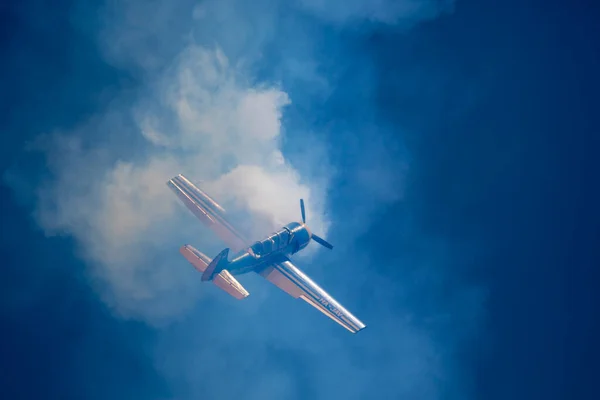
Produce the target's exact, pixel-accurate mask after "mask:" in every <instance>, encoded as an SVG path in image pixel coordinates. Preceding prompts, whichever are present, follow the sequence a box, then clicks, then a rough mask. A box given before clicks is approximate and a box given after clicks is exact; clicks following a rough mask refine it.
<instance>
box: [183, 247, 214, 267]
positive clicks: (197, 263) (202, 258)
mask: <svg viewBox="0 0 600 400" xmlns="http://www.w3.org/2000/svg"><path fill="white" fill-rule="evenodd" d="M179 252H180V253H181V255H182V256H184V257H185V259H186V260H188V261H189V263H190V264H192V265H193V266H194V268H196V271H198V272H200V273H202V272H204V271H206V268H208V264H210V258H209V257H208V256H206V255H205V254H204V253H201V252H200V251H198V250H197V249H196V248H195V247H193V246H190V245H189V244H186V245H183V246H181V247H180V248H179Z"/></svg>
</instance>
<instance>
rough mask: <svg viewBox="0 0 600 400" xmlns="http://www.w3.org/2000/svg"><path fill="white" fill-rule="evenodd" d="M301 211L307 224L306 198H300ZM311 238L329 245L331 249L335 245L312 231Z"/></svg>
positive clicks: (321, 243)
mask: <svg viewBox="0 0 600 400" xmlns="http://www.w3.org/2000/svg"><path fill="white" fill-rule="evenodd" d="M300 212H301V213H302V223H303V224H306V210H305V209H304V200H303V199H300ZM310 238H311V239H312V240H314V241H315V242H317V243H319V244H320V245H321V246H323V247H327V248H328V249H329V250H332V249H333V245H332V244H330V243H329V242H328V241H327V240H325V239H323V238H322V237H320V236H317V235H315V234H314V233H311V235H310Z"/></svg>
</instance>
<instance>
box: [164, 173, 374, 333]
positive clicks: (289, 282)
mask: <svg viewBox="0 0 600 400" xmlns="http://www.w3.org/2000/svg"><path fill="white" fill-rule="evenodd" d="M167 186H169V187H170V188H171V189H172V190H173V191H174V192H175V194H176V195H177V197H179V199H180V200H181V201H182V202H183V203H184V204H185V206H186V207H187V208H188V209H189V210H190V211H191V212H192V213H193V214H194V215H195V216H196V217H197V218H198V219H199V220H200V221H201V222H202V223H203V224H205V225H206V226H208V227H209V228H210V229H211V230H212V231H213V232H214V233H216V235H217V236H218V237H219V238H220V239H221V240H223V241H224V242H225V243H227V245H228V246H229V247H227V248H225V249H224V250H222V251H221V252H220V253H219V254H218V255H217V256H216V257H215V258H213V259H210V258H209V257H208V256H206V255H205V254H203V253H201V252H200V251H198V250H197V249H196V248H194V247H193V246H191V245H189V244H185V245H183V246H181V247H180V249H179V252H180V253H181V254H182V255H183V256H184V257H185V258H186V259H187V260H188V261H189V262H190V264H192V266H193V267H194V268H195V269H196V270H197V271H198V272H200V273H201V274H202V276H201V280H202V281H205V282H206V281H212V282H213V283H214V284H215V285H216V286H217V287H219V288H220V289H223V290H224V291H225V292H227V293H228V294H230V295H231V296H233V297H234V298H236V299H238V300H241V299H244V298H246V297H248V295H249V293H248V291H247V290H246V289H245V288H244V287H243V286H242V285H241V284H240V283H239V282H238V281H237V279H235V278H234V275H241V274H245V273H249V272H256V273H258V274H259V275H261V276H262V277H263V278H265V279H266V280H268V281H269V282H271V283H273V284H274V285H275V286H277V287H279V288H280V289H282V290H283V291H284V292H286V293H288V294H289V295H290V296H292V297H294V298H300V299H302V300H304V301H306V302H307V303H308V304H310V305H311V306H313V307H315V308H316V309H318V310H319V311H321V312H322V313H323V314H325V315H327V316H328V317H329V318H331V319H332V320H334V321H335V322H337V323H338V324H340V325H341V326H343V327H344V328H346V329H347V330H349V331H350V332H352V333H357V332H359V331H361V330H362V329H364V328H365V327H366V325H365V324H364V323H363V322H362V321H360V320H359V319H358V318H356V317H355V316H354V315H352V314H351V313H350V312H349V311H348V310H346V309H345V308H344V307H343V306H342V305H341V304H340V303H338V302H337V301H336V300H335V299H334V298H333V297H331V296H330V295H329V294H327V292H325V291H324V290H323V289H322V288H321V287H320V286H319V285H317V284H316V283H315V282H314V281H313V280H312V279H310V278H309V277H308V276H307V275H306V274H305V273H304V272H302V271H301V270H300V269H299V268H298V267H296V266H295V265H294V264H293V263H292V261H291V260H290V258H289V256H290V255H292V254H295V253H297V252H299V251H300V250H302V249H304V248H305V247H306V246H308V244H309V242H310V241H311V240H312V241H314V242H316V243H318V244H320V245H322V246H324V247H326V248H328V249H333V246H332V245H331V244H330V243H328V242H327V241H326V240H325V239H323V238H321V237H319V236H317V235H315V234H314V233H312V232H311V231H310V230H309V229H308V226H307V225H306V211H305V208H304V200H300V212H301V216H302V221H301V222H291V223H289V224H287V225H286V226H284V227H282V228H281V229H279V230H278V231H277V232H274V233H272V234H271V235H269V236H268V237H266V238H264V239H263V240H259V241H257V242H254V244H252V245H250V246H247V243H248V241H247V240H246V238H245V237H244V236H243V235H242V234H241V233H240V232H239V231H238V230H237V229H236V228H235V227H234V226H233V225H232V224H231V223H230V222H229V221H228V220H227V219H226V212H225V209H223V207H221V206H220V205H219V204H218V203H217V202H216V201H214V200H213V199H212V198H211V197H210V196H208V194H206V193H205V192H203V191H202V190H200V189H199V188H198V187H197V186H196V185H194V184H193V183H192V182H191V181H190V180H189V179H187V178H186V177H185V176H183V175H181V174H179V175H177V176H176V177H174V178H172V179H170V180H169V181H168V182H167ZM230 250H232V251H233V252H234V253H235V254H234V256H233V257H232V259H231V260H229V252H230Z"/></svg>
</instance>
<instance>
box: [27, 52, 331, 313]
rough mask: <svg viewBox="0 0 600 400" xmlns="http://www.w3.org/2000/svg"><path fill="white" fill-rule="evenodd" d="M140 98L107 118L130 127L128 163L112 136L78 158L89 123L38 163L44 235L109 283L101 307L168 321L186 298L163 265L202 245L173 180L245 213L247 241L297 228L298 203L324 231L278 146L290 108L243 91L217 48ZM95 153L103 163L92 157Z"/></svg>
mask: <svg viewBox="0 0 600 400" xmlns="http://www.w3.org/2000/svg"><path fill="white" fill-rule="evenodd" d="M140 98H141V99H142V100H139V101H136V102H135V104H134V105H132V106H130V107H125V108H123V109H120V110H118V112H122V113H124V114H129V115H132V116H134V117H135V121H136V125H135V126H133V127H131V131H132V132H137V134H138V135H141V136H142V137H143V138H145V141H142V142H141V143H140V141H139V139H137V140H136V139H135V138H134V140H133V141H134V142H136V143H138V144H137V146H138V148H137V149H130V150H131V151H130V153H131V154H140V153H141V155H139V156H137V157H134V156H132V155H130V156H129V157H125V158H120V157H116V158H115V157H113V155H114V154H117V153H122V149H123V148H127V147H128V146H131V145H130V144H129V142H130V140H131V138H128V135H122V136H120V135H118V134H117V132H112V134H110V135H107V136H106V137H105V139H102V138H100V139H97V141H96V143H95V144H94V146H93V147H92V148H85V146H82V145H81V139H80V138H82V137H83V138H85V137H86V135H91V134H92V132H89V131H87V129H89V124H86V125H84V126H82V127H81V128H80V129H78V130H76V131H74V132H72V133H71V134H62V135H60V136H54V137H53V138H51V139H50V142H51V147H50V148H51V150H49V153H48V157H49V160H50V165H51V166H52V167H53V170H54V173H55V174H56V178H57V180H56V181H55V182H51V183H49V185H48V186H47V187H46V188H45V189H44V190H43V191H42V193H41V197H40V207H39V220H40V223H41V224H42V226H44V228H46V229H47V230H48V231H49V232H56V231H61V232H66V233H69V234H72V235H73V236H74V237H75V238H77V239H78V241H79V243H80V245H81V250H82V253H83V255H84V257H85V258H86V259H88V260H90V261H91V262H93V263H94V264H95V265H96V266H97V268H96V273H97V274H98V276H99V277H100V278H101V279H103V280H105V281H106V282H107V283H108V287H103V288H102V290H103V292H104V294H105V298H106V299H107V300H109V301H110V302H111V304H113V305H114V306H115V307H116V309H117V310H118V311H119V312H120V313H121V314H123V315H125V316H134V317H138V318H144V319H147V320H150V321H163V320H165V319H167V320H168V319H169V318H170V316H171V315H174V316H176V315H178V314H179V312H180V311H181V310H183V309H185V308H187V307H190V306H191V305H193V299H194V298H196V296H197V295H196V294H194V293H195V290H194V288H195V285H193V284H190V283H189V279H188V274H187V273H186V272H181V271H179V270H180V269H181V268H185V266H183V265H181V264H182V263H175V265H174V263H173V257H171V255H173V254H175V253H176V251H177V248H178V246H180V245H181V244H183V243H187V242H189V241H192V242H194V239H196V242H197V241H200V243H196V244H197V245H198V246H199V247H202V246H201V245H202V241H204V240H206V241H208V242H210V241H211V239H209V238H207V237H200V238H199V239H200V240H198V238H197V237H195V235H194V234H193V232H194V230H193V229H194V228H191V227H190V225H199V222H197V221H190V220H189V219H188V220H186V221H185V222H184V221H183V220H182V218H183V216H184V215H185V217H189V216H190V215H191V214H189V215H188V213H187V211H183V214H182V212H180V211H181V208H180V207H178V206H176V202H177V201H178V200H176V197H175V196H174V195H173V194H172V193H171V192H170V191H169V189H168V187H167V186H166V184H165V183H166V181H167V180H168V179H169V178H171V177H173V176H175V175H176V174H178V173H184V174H186V175H188V176H190V177H192V178H193V179H202V180H204V181H205V182H204V184H203V186H204V187H205V188H207V190H208V191H209V192H210V193H211V194H213V195H214V197H216V198H217V199H219V200H221V201H222V202H223V203H224V204H226V205H228V206H235V208H236V209H240V210H247V211H248V212H249V213H250V214H252V215H255V217H256V220H257V221H260V223H259V224H254V225H250V228H252V231H251V232H250V234H251V237H254V238H258V237H257V236H259V235H264V234H267V233H269V232H270V230H272V229H275V228H277V227H278V226H281V225H283V224H285V223H287V222H289V221H290V220H297V219H298V217H299V206H298V199H299V198H300V197H303V198H305V200H306V201H307V203H308V205H309V211H310V212H311V222H312V224H313V225H314V226H315V227H316V228H317V229H318V230H319V232H326V228H327V225H328V223H327V222H326V221H325V220H324V218H323V216H322V212H323V209H322V205H323V202H324V196H325V194H324V191H323V190H322V189H323V186H322V185H320V186H319V188H320V189H321V190H320V191H318V192H315V191H314V190H311V187H310V186H307V184H306V183H301V178H300V176H299V174H298V173H297V172H296V171H295V170H294V168H293V166H291V165H290V164H289V163H288V162H287V161H286V160H285V158H284V157H283V155H282V153H281V151H280V148H279V142H280V138H281V134H282V127H281V117H282V113H283V111H284V108H285V106H286V105H288V104H289V103H290V100H289V98H288V96H287V94H286V93H285V92H283V91H281V90H280V89H278V88H277V87H276V86H267V85H263V86H261V87H250V86H248V85H246V84H245V83H244V80H243V79H242V75H241V72H240V71H238V70H236V69H235V68H234V67H232V66H231V65H230V64H229V62H228V60H227V58H226V56H225V55H224V54H223V53H222V52H221V51H220V50H219V49H216V50H211V49H206V48H203V47H198V46H194V45H192V46H190V47H188V48H187V49H186V50H185V51H183V52H182V54H180V55H179V56H178V57H177V58H176V60H175V62H174V65H172V66H171V67H170V68H168V69H166V70H165V72H164V74H163V75H162V77H161V78H160V80H159V81H158V82H157V84H156V85H153V86H152V87H149V88H147V89H146V90H144V91H143V92H142V96H141V97H140ZM97 118H99V119H100V120H103V118H104V117H103V116H99V117H97ZM104 125H106V126H105V127H104V128H105V129H108V130H111V131H112V130H113V129H118V127H116V126H115V127H113V126H111V124H110V123H108V122H107V121H106V120H104ZM97 152H105V153H107V154H108V157H105V158H100V159H97V158H96V157H94V154H95V153H97ZM125 153H127V152H125ZM176 211H177V212H176ZM246 226H248V225H246ZM209 248H210V247H209ZM165 254H169V257H166V256H165ZM161 259H162V260H163V261H161ZM178 260H179V259H178ZM159 303H160V306H158V304H159Z"/></svg>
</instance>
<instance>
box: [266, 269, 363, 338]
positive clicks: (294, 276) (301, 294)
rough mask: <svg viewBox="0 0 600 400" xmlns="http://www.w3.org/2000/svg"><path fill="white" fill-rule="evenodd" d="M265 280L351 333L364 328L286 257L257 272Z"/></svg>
mask: <svg viewBox="0 0 600 400" xmlns="http://www.w3.org/2000/svg"><path fill="white" fill-rule="evenodd" d="M259 274H260V275H262V276H263V277H264V278H265V279H267V280H268V281H269V282H271V283H273V284H274V285H275V286H277V287H279V288H280V289H282V290H283V291H285V292H286V293H288V294H289V295H290V296H292V297H294V298H296V299H297V298H301V299H302V300H304V301H306V302H307V303H308V304H310V305H311V306H313V307H315V308H316V309H318V310H319V311H321V312H322V313H323V314H325V315H327V316H328V317H329V318H331V319H332V320H334V321H335V322H337V323H338V324H340V325H342V326H343V327H344V328H346V329H348V330H349V331H350V332H352V333H356V332H358V331H360V330H362V329H364V328H365V327H366V325H365V324H363V323H362V322H361V321H360V320H359V319H358V318H356V317H355V316H354V315H352V314H351V313H350V312H349V311H348V310H346V309H345V308H344V307H342V305H341V304H340V303H338V302H337V301H335V299H334V298H333V297H331V296H330V295H329V294H327V292H325V291H324V290H323V289H322V288H321V287H320V286H319V285H317V284H316V283H315V282H314V281H313V280H312V279H310V278H309V277H308V276H307V275H306V274H305V273H303V272H302V271H300V269H299V268H298V267H296V266H295V265H294V264H292V262H291V261H290V260H289V259H288V258H287V257H286V258H285V260H284V261H282V262H279V263H275V264H273V265H270V266H268V267H267V268H265V269H264V270H262V271H260V272H259Z"/></svg>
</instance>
